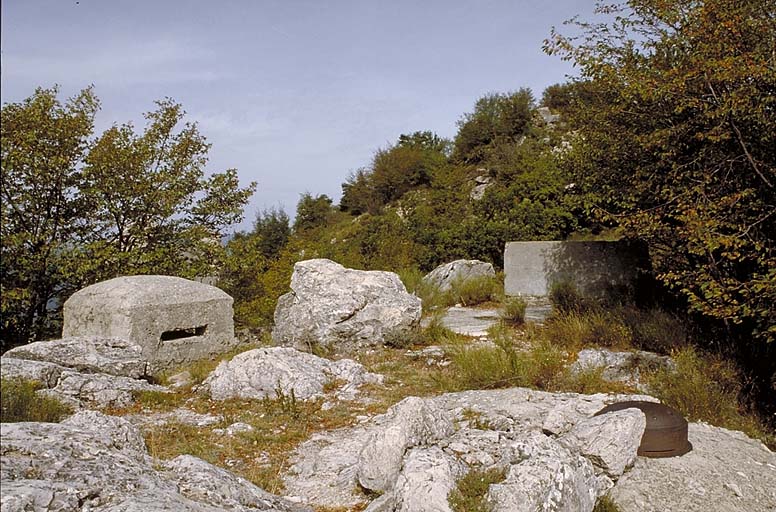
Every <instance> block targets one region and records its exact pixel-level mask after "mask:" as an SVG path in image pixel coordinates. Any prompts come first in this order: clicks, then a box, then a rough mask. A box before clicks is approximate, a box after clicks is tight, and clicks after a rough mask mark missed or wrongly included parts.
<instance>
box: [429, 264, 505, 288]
mask: <svg viewBox="0 0 776 512" xmlns="http://www.w3.org/2000/svg"><path fill="white" fill-rule="evenodd" d="M478 277H496V271H495V270H493V265H491V264H490V263H487V262H484V261H480V260H455V261H451V262H450V263H445V264H444V265H439V266H438V267H437V268H435V269H434V270H432V271H431V272H429V273H428V274H426V275H425V276H424V277H423V281H424V282H426V283H429V284H432V285H434V286H436V287H437V288H439V291H440V292H446V291H448V290H450V289H451V288H452V287H453V283H454V282H456V281H466V280H468V279H474V278H478Z"/></svg>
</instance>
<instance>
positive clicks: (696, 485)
mask: <svg viewBox="0 0 776 512" xmlns="http://www.w3.org/2000/svg"><path fill="white" fill-rule="evenodd" d="M609 414H611V413H609ZM607 416H608V414H607ZM687 437H688V439H689V440H690V442H691V443H692V446H693V449H692V451H690V452H689V453H687V454H685V455H682V456H681V457H669V458H664V459H650V458H646V457H639V458H638V459H636V463H635V464H634V466H633V468H632V469H631V470H630V471H628V472H626V473H625V474H624V475H623V476H622V477H620V479H619V480H618V481H617V484H616V485H615V486H614V488H613V489H612V490H611V491H610V493H609V496H610V497H611V498H612V500H613V501H614V502H615V503H616V504H617V506H618V507H619V509H620V510H621V511H622V512H637V511H638V512H662V511H664V510H682V511H684V512H701V511H707V510H724V511H725V512H749V511H755V510H763V511H765V510H776V454H774V453H773V452H772V451H770V450H769V449H768V448H766V447H765V446H764V445H763V444H762V443H761V442H759V441H756V440H754V439H750V438H748V437H747V436H746V435H745V434H743V433H742V432H736V431H732V430H727V429H724V428H719V427H713V426H711V425H707V424H705V423H690V424H689V428H688V433H687Z"/></svg>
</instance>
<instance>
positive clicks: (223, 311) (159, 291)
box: [62, 276, 239, 375]
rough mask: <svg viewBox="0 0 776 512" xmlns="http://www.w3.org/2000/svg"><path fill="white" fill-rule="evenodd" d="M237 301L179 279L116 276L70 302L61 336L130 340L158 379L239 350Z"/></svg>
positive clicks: (216, 289)
mask: <svg viewBox="0 0 776 512" xmlns="http://www.w3.org/2000/svg"><path fill="white" fill-rule="evenodd" d="M232 302H233V301H232V298H231V297H230V296H229V295H227V294H226V293H224V292H223V291H221V290H219V289H218V288H216V287H214V286H210V285H206V284H203V283H198V282H195V281H189V280H188V279H182V278H180V277H171V276H128V277H117V278H115V279H110V280H108V281H103V282H100V283H97V284H93V285H91V286H88V287H86V288H84V289H82V290H79V291H77V292H76V293H74V294H73V295H72V296H71V297H70V298H69V299H68V300H67V301H66V302H65V304H64V326H63V328H62V337H63V338H68V337H76V336H100V337H106V338H110V337H118V338H121V339H125V340H128V341H130V342H132V343H135V344H137V345H139V346H140V347H141V352H142V359H143V360H145V361H148V362H149V371H150V372H151V374H153V375H158V374H160V373H162V372H163V371H164V370H168V369H172V368H175V367H178V366H181V365H184V364H186V363H190V362H194V361H197V360H200V359H205V358H208V357H213V356H215V355H218V354H221V353H224V352H228V351H229V350H232V349H233V348H234V347H236V346H237V345H238V344H239V341H238V340H237V339H236V338H235V336H234V322H233V319H232V316H233V313H232Z"/></svg>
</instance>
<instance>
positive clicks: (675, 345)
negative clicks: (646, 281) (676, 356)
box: [623, 308, 687, 354]
mask: <svg viewBox="0 0 776 512" xmlns="http://www.w3.org/2000/svg"><path fill="white" fill-rule="evenodd" d="M623 318H624V320H625V323H626V324H627V325H628V327H629V328H630V330H631V333H632V334H633V345H634V346H636V347H638V348H640V349H642V350H649V351H651V352H658V353H662V354H668V353H670V352H671V351H672V350H677V349H680V348H682V347H684V346H685V345H687V329H685V326H684V324H683V323H682V322H681V321H679V319H678V318H677V317H675V316H673V315H671V314H669V313H666V312H665V311H663V310H662V309H657V308H654V309H649V310H647V311H642V310H639V309H636V308H626V309H625V311H624V314H623Z"/></svg>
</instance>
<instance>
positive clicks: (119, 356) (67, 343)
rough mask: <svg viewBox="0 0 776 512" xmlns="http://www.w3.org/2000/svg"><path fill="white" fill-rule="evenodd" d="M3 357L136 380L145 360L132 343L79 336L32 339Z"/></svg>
mask: <svg viewBox="0 0 776 512" xmlns="http://www.w3.org/2000/svg"><path fill="white" fill-rule="evenodd" d="M3 357H4V358H6V357H9V358H16V359H29V360H33V361H45V362H49V363H54V364H58V365H60V366H65V367H67V368H72V369H74V370H78V371H79V372H86V373H107V374H109V375H118V376H121V377H131V378H133V379H139V378H142V377H144V376H145V375H146V366H147V364H148V363H146V361H144V360H143V358H142V349H141V347H140V346H139V345H137V344H136V343H133V342H131V341H127V340H125V339H121V338H102V337H99V336H83V337H77V338H63V339H59V340H52V341H36V342H34V343H29V344H27V345H22V346H20V347H16V348H12V349H11V350H9V351H7V352H6V353H5V354H3Z"/></svg>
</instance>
